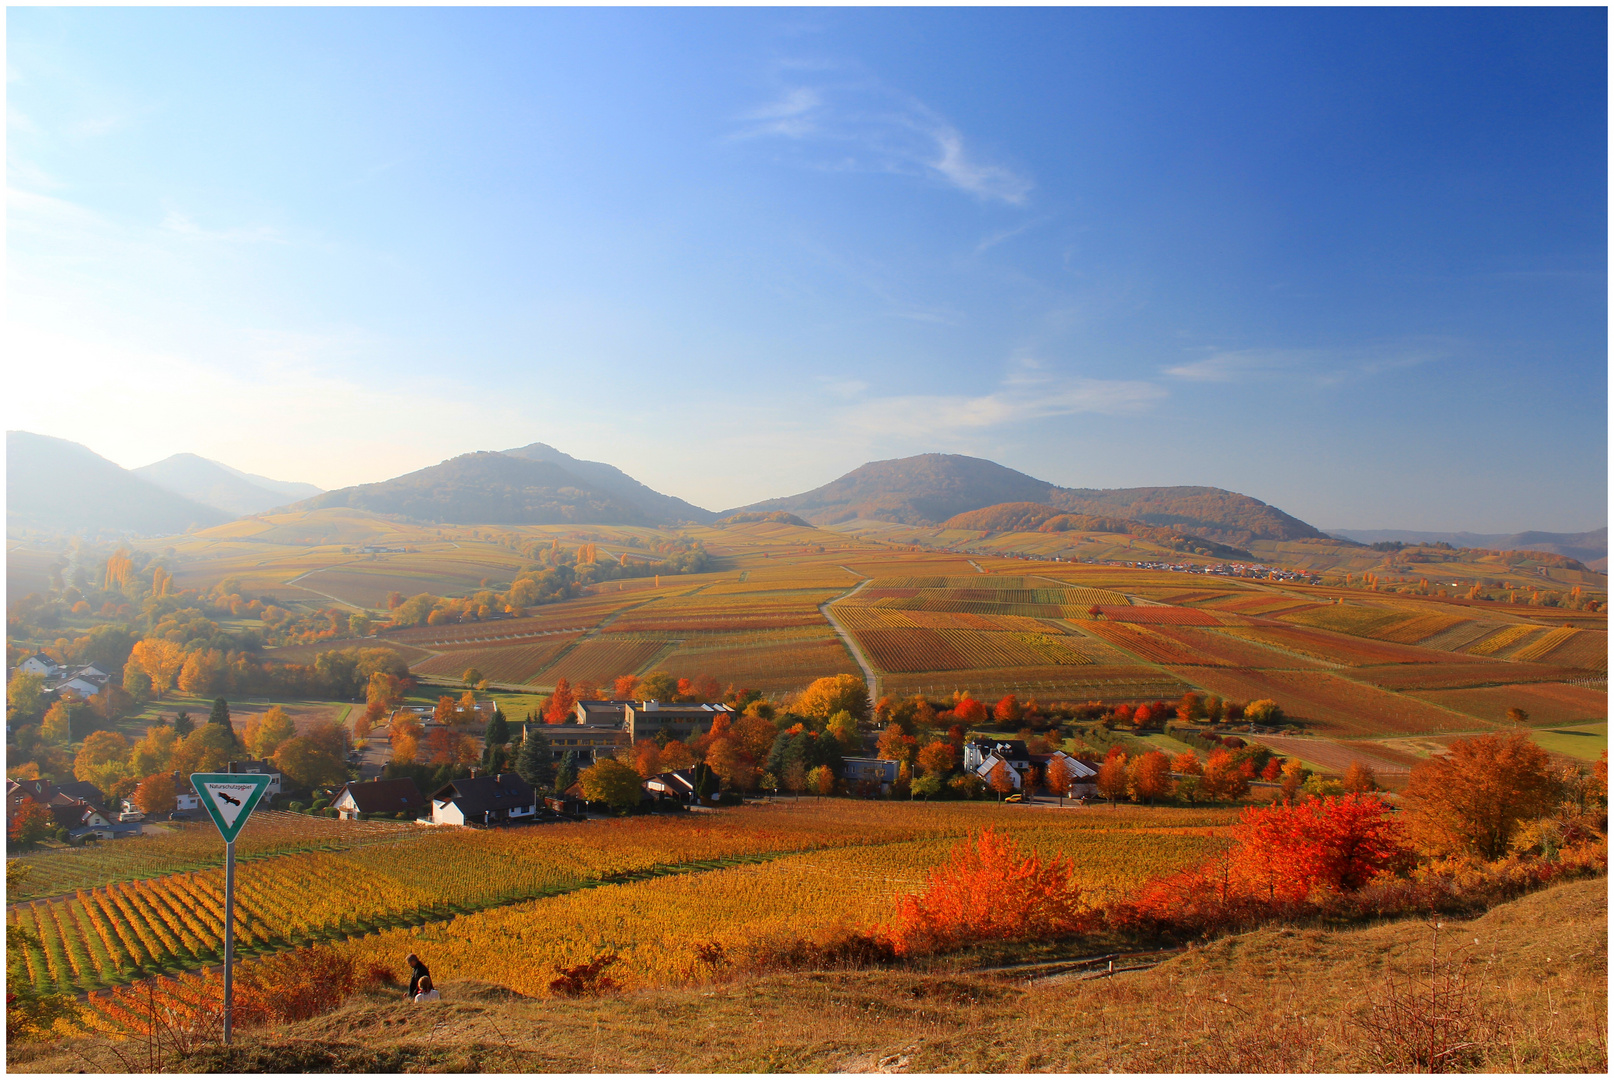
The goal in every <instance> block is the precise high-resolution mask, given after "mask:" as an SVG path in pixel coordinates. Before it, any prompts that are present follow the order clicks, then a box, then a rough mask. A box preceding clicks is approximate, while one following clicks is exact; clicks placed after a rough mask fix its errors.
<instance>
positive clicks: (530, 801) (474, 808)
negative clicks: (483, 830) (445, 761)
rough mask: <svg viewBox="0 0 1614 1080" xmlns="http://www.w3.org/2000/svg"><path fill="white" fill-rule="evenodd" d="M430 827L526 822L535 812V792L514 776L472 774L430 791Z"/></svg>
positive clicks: (536, 810) (536, 799)
mask: <svg viewBox="0 0 1614 1080" xmlns="http://www.w3.org/2000/svg"><path fill="white" fill-rule="evenodd" d="M428 809H429V810H430V812H431V822H432V824H433V825H494V824H498V823H500V822H505V821H526V820H530V819H532V818H533V817H534V816H536V815H537V813H538V793H537V792H536V791H534V790H533V787H532V785H531V784H529V783H527V782H526V781H525V780H523V779H521V777H519V776H517V775H516V774H515V773H500V774H498V775H497V776H487V775H473V776H467V777H464V778H463V779H460V780H455V781H452V782H450V783H447V784H444V785H443V786H442V787H440V788H438V789H437V790H436V791H434V792H432V798H431V806H430V807H429V808H428Z"/></svg>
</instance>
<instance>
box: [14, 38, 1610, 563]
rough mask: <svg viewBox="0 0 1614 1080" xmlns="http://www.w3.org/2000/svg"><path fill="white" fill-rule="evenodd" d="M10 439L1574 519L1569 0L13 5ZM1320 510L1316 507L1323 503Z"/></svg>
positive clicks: (1591, 353) (1501, 520) (714, 483)
mask: <svg viewBox="0 0 1614 1080" xmlns="http://www.w3.org/2000/svg"><path fill="white" fill-rule="evenodd" d="M8 30H9V33H8V46H7V49H8V70H9V75H10V83H9V88H8V98H9V101H8V104H9V117H8V125H9V127H8V145H9V158H8V166H9V187H10V191H9V198H8V264H9V267H10V274H9V282H8V288H9V290H10V297H9V300H10V304H9V319H10V326H9V329H8V337H9V339H10V343H11V348H10V350H9V352H10V355H11V356H12V357H13V360H12V361H11V364H10V365H9V366H10V367H11V368H12V380H11V392H10V393H9V394H8V395H7V402H6V406H5V420H6V426H7V427H8V428H14V429H21V430H27V431H33V432H38V433H41V434H47V435H52V436H56V437H59V438H64V439H69V440H71V441H74V442H78V443H82V444H83V445H85V446H87V447H89V448H90V449H92V450H94V451H95V452H96V453H99V454H101V455H103V456H105V457H107V458H109V459H110V460H112V461H114V462H116V463H118V464H119V465H122V466H124V467H125V468H135V467H139V466H143V465H147V464H151V463H153V462H155V461H159V460H161V459H163V458H166V457H168V456H170V455H171V454H174V453H194V454H198V455H201V456H203V457H206V458H210V459H213V460H216V461H219V462H222V463H224V464H226V465H229V466H231V467H232V468H235V469H239V470H243V471H246V472H251V473H256V474H260V475H263V476H267V477H271V478H274V479H277V480H288V481H303V482H309V483H314V484H317V485H319V486H320V487H323V488H339V487H344V486H348V485H351V484H357V483H367V482H374V481H379V480H384V479H387V478H389V477H392V476H396V475H399V474H402V473H406V472H410V471H413V470H415V469H419V468H423V467H426V466H429V465H432V464H436V463H437V462H439V461H441V460H444V459H446V458H450V457H453V456H456V455H458V454H461V453H466V452H470V451H472V450H479V449H501V448H510V447H517V446H522V445H526V444H528V443H532V442H544V443H548V444H550V445H552V446H554V447H555V448H557V449H559V450H561V451H563V452H565V453H567V454H570V455H572V456H574V457H577V458H583V459H588V460H595V461H603V462H607V463H609V464H612V465H615V466H617V467H618V468H620V469H622V470H623V471H625V472H627V473H628V474H630V475H631V476H633V477H634V478H635V479H638V480H640V481H641V482H643V483H645V484H648V485H649V486H651V487H653V488H655V489H656V490H658V491H661V492H664V493H666V494H669V495H675V496H678V497H680V498H683V499H686V500H688V501H690V502H692V503H695V504H697V505H700V506H703V507H707V508H710V509H715V510H722V509H727V508H729V507H733V506H739V505H744V504H747V503H751V502H755V501H759V500H762V499H767V498H772V497H777V496H783V495H789V494H794V493H797V492H801V491H805V490H809V489H811V488H814V487H817V486H819V485H821V484H824V483H827V482H828V481H830V480H832V479H834V478H836V477H838V476H840V475H842V474H844V473H846V472H848V471H850V470H851V469H854V468H856V467H857V466H859V465H861V464H863V463H865V462H867V461H871V460H879V459H888V458H896V457H905V456H909V455H912V454H919V453H928V452H942V453H960V454H968V455H972V456H976V457H983V458H988V459H991V460H993V461H997V462H999V463H1001V464H1003V465H1006V466H1009V467H1011V468H1014V469H1018V470H1020V471H1022V472H1025V473H1028V474H1030V475H1032V476H1035V477H1037V478H1039V479H1042V480H1047V481H1049V482H1051V483H1055V484H1059V485H1062V486H1068V487H1094V488H1113V487H1140V486H1178V485H1206V486H1214V487H1221V488H1227V489H1230V490H1234V491H1238V492H1241V493H1244V494H1247V495H1250V496H1253V497H1255V498H1258V499H1261V500H1262V501H1264V502H1267V503H1269V504H1271V505H1274V506H1277V507H1279V508H1281V509H1282V510H1284V511H1286V512H1288V513H1291V514H1294V515H1296V516H1298V517H1300V518H1302V519H1303V520H1305V521H1308V522H1310V523H1312V524H1314V525H1318V526H1319V527H1323V528H1329V527H1332V528H1351V529H1362V530H1369V529H1379V530H1393V529H1400V530H1411V531H1470V532H1476V533H1512V532H1517V531H1523V530H1542V531H1553V532H1580V531H1585V530H1589V529H1594V528H1597V527H1600V526H1602V525H1604V524H1605V523H1606V516H1607V334H1606V328H1607V274H1606V239H1607V237H1606V187H1607V184H1606V96H1607V95H1606V89H1607V78H1606V63H1607V57H1606V47H1605V43H1606V12H1605V11H1603V10H1601V9H1595V8H1592V9H1587V8H1581V9H1524V10H1496V9H1482V10H1455V9H1435V10H1423V9H1388V10H1377V9H1343V10H1242V11H1241V10H1225V9H1196V10H1164V9H1134V10H1125V9H1119V10H1104V9H1088V10H1017V11H1011V10H990V9H983V10H963V9H961V10H907V9H895V10H855V9H849V10H839V9H815V10H805V11H798V10H789V9H759V10H726V9H725V10H709V11H694V10H674V9H633V10H616V11H610V10H563V9H487V10H469V9H442V10H436V9H402V10H378V9H348V10H337V9H255V10H248V9H208V10H203V9H169V10H134V9H101V10H89V9H51V8H40V9H27V8H23V9H13V10H12V11H10V12H9V13H8ZM1325 523H1326V524H1325Z"/></svg>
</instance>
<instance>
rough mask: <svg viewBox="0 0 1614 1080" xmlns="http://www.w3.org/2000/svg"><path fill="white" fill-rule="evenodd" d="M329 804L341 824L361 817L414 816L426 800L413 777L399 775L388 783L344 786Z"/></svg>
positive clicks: (379, 781)
mask: <svg viewBox="0 0 1614 1080" xmlns="http://www.w3.org/2000/svg"><path fill="white" fill-rule="evenodd" d="M331 805H332V806H334V807H336V814H337V816H338V817H340V818H341V819H342V820H343V821H357V820H358V819H359V815H360V814H398V813H404V814H411V815H416V814H419V813H420V811H421V810H422V809H423V808H424V807H425V805H426V800H425V799H424V798H423V797H422V796H421V794H420V788H418V787H416V786H415V781H414V778H413V777H409V776H398V777H394V778H393V779H391V780H370V781H366V782H364V783H359V782H357V781H355V782H353V783H349V784H343V785H342V787H341V789H340V790H339V791H337V793H336V798H334V799H332V800H331Z"/></svg>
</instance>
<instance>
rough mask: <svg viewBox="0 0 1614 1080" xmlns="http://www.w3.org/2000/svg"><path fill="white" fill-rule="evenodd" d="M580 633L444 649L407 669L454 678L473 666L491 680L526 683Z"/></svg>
mask: <svg viewBox="0 0 1614 1080" xmlns="http://www.w3.org/2000/svg"><path fill="white" fill-rule="evenodd" d="M581 636H582V635H581V633H579V632H577V631H572V632H569V633H560V634H549V635H545V636H543V637H538V638H525V639H523V644H520V645H504V646H484V647H471V648H452V649H445V650H444V651H443V652H441V653H438V654H437V655H435V656H433V657H431V658H430V659H429V660H423V661H421V662H420V663H416V664H411V665H410V670H411V671H414V672H418V673H419V674H422V675H446V676H450V677H452V678H456V679H457V678H459V676H460V673H461V672H463V671H464V670H465V669H466V668H473V667H474V668H476V669H477V670H478V671H480V672H481V673H482V674H483V675H485V676H486V677H487V678H488V679H489V680H490V681H491V682H501V683H529V682H532V681H533V679H534V677H535V676H537V675H538V673H539V672H541V671H543V669H544V667H545V666H546V665H547V664H549V663H550V661H552V660H554V658H555V657H556V656H558V655H559V654H560V652H561V650H563V649H565V648H566V647H567V646H569V645H570V644H571V643H572V642H574V641H576V640H577V639H578V638H579V637H581Z"/></svg>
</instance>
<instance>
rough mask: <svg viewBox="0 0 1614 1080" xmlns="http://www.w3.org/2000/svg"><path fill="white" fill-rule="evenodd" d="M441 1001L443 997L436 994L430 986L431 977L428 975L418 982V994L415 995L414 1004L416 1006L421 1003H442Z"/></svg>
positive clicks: (433, 987) (434, 988)
mask: <svg viewBox="0 0 1614 1080" xmlns="http://www.w3.org/2000/svg"><path fill="white" fill-rule="evenodd" d="M442 1000H443V995H441V994H439V993H438V992H437V988H436V987H435V986H433V985H432V977H431V976H430V975H427V976H426V977H425V978H423V979H421V980H420V993H418V994H416V995H415V1003H416V1004H419V1003H421V1002H423V1001H442Z"/></svg>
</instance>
